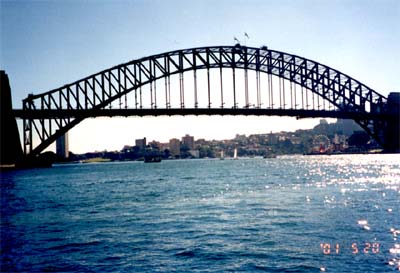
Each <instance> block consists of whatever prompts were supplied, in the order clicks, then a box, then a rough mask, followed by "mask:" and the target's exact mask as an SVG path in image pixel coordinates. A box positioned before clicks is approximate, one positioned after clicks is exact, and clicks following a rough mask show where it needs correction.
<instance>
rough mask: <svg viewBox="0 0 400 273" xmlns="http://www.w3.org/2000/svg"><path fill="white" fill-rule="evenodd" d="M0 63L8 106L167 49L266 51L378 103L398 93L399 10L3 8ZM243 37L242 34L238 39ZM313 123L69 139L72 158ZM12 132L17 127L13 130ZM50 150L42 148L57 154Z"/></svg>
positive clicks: (332, 5) (297, 4)
mask: <svg viewBox="0 0 400 273" xmlns="http://www.w3.org/2000/svg"><path fill="white" fill-rule="evenodd" d="M0 15H1V16H0V18H1V19H0V20H1V24H0V25H1V33H0V35H1V39H0V40H1V45H0V46H1V50H0V63H1V69H4V70H5V71H6V73H7V74H8V75H9V77H10V84H11V89H12V94H13V107H14V108H21V107H22V105H21V101H22V99H24V98H25V97H27V95H28V94H29V93H34V94H39V93H43V92H46V91H48V90H51V89H54V88H57V87H60V86H63V85H65V84H67V83H71V82H74V81H76V80H78V79H81V78H83V77H85V76H88V75H91V74H93V73H96V72H99V71H101V70H104V69H107V68H109V67H112V66H115V65H117V64H120V63H125V62H127V61H130V60H134V59H138V58H141V57H145V56H149V55H153V54H157V53H162V52H167V51H170V50H175V49H182V48H191V47H197V46H212V45H233V44H234V43H236V42H237V41H235V40H234V37H236V38H237V39H238V40H240V42H241V43H242V44H246V45H248V46H254V47H259V46H262V45H267V46H268V47H269V48H271V49H276V50H281V51H285V52H288V53H293V54H296V55H299V56H303V57H306V58H309V59H312V60H315V61H317V62H320V63H322V64H325V65H328V66H330V67H332V68H335V69H337V70H339V71H341V72H343V73H346V74H347V75H349V76H351V77H354V78H355V79H357V80H359V81H361V82H363V83H365V84H366V85H367V86H369V87H371V88H373V89H375V90H376V91H378V92H379V93H381V94H383V95H386V96H387V95H388V93H389V92H392V91H399V88H400V87H399V86H400V78H399V77H398V75H397V71H398V60H399V59H400V51H399V44H400V24H398V18H399V17H400V2H399V1H396V0H382V1H378V0H362V1H361V0H353V1H344V0H335V1H314V0H304V1H278V2H277V1H261V0H250V1H242V0H233V1H225V0H223V1H211V0H209V1H191V3H190V5H188V4H187V2H186V1H157V0H156V1H130V2H127V1H116V2H111V1H110V2H108V1H99V2H97V1H96V2H94V1H93V2H92V1H86V2H80V1H65V2H64V1H62V2H53V1H40V2H36V1H20V2H12V1H1V2H0ZM245 33H246V34H247V35H246V36H245ZM318 121H319V119H315V120H311V119H305V120H296V119H294V118H276V117H238V116H237V117H229V116H224V117H220V116H213V117H157V118H150V117H148V118H147V117H146V118H113V119H109V118H99V119H87V120H85V121H83V122H82V123H81V124H79V125H78V126H76V127H75V128H74V129H72V130H71V131H70V132H69V144H70V150H71V151H73V152H76V153H83V152H87V151H92V150H104V149H107V150H116V149H120V147H122V146H123V145H124V144H126V143H129V141H130V143H132V142H134V140H135V139H137V138H140V137H143V136H147V137H148V139H149V140H150V139H160V140H164V141H166V140H168V139H170V138H171V137H172V136H173V135H185V134H186V133H187V134H190V135H198V136H199V137H201V138H208V139H212V138H214V139H224V138H231V137H233V136H234V135H235V134H236V133H239V134H252V133H268V132H269V131H273V132H279V131H282V130H285V131H291V130H294V129H298V128H308V129H309V128H311V127H313V126H314V125H316V124H318ZM19 126H20V133H21V132H22V130H21V128H22V127H21V126H22V124H21V122H19ZM55 146H56V145H55V144H53V145H52V146H51V147H50V149H51V150H53V151H55Z"/></svg>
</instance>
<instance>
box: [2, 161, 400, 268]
mask: <svg viewBox="0 0 400 273" xmlns="http://www.w3.org/2000/svg"><path fill="white" fill-rule="evenodd" d="M1 185H2V186H1V270H0V271H1V272H226V271H228V272H325V271H326V272H398V271H400V156H399V155H337V156H284V157H278V158H273V159H262V158H250V159H244V158H239V160H228V159H226V160H212V159H209V160H175V161H163V162H161V163H154V164H144V163H143V162H110V163H99V164H71V165H67V164H66V165H58V166H54V167H53V168H50V169H33V170H22V171H13V172H5V173H2V174H1Z"/></svg>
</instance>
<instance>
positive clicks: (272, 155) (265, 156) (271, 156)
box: [263, 154, 276, 158]
mask: <svg viewBox="0 0 400 273" xmlns="http://www.w3.org/2000/svg"><path fill="white" fill-rule="evenodd" d="M263 158H276V154H266V155H264V156H263Z"/></svg>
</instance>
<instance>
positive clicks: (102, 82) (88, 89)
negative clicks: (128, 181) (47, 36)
mask: <svg viewBox="0 0 400 273" xmlns="http://www.w3.org/2000/svg"><path fill="white" fill-rule="evenodd" d="M13 114H14V116H15V117H17V118H21V119H23V151H24V153H25V154H26V155H32V156H36V155H38V154H39V153H40V152H42V151H43V150H44V149H45V148H46V147H48V146H49V145H50V144H51V143H53V142H54V141H55V140H56V139H58V138H59V137H61V136H63V135H64V134H65V133H67V132H68V131H69V130H70V129H72V128H73V127H74V126H75V125H77V124H78V123H80V122H81V121H83V120H84V119H86V118H90V117H98V116H147V115H152V116H157V115H277V116H294V117H332V118H349V119H353V120H355V121H356V122H357V123H358V124H359V125H360V126H361V127H362V128H363V129H364V130H365V131H366V132H367V133H368V134H369V135H370V136H371V137H373V138H374V139H375V140H376V141H377V142H378V143H379V144H380V145H381V146H382V147H383V148H384V149H385V150H386V151H388V152H398V151H399V146H400V145H399V93H391V94H390V95H389V97H387V98H386V97H385V96H383V95H381V94H380V93H378V92H377V91H375V90H373V89H371V88H369V87H368V86H367V85H365V84H363V83H361V82H359V81H358V80H356V79H354V78H352V77H350V76H348V75H346V74H344V73H341V72H340V71H338V70H335V69H333V68H331V67H329V66H327V65H324V64H321V63H318V62H316V61H313V60H309V59H306V58H303V57H300V56H297V55H293V54H289V53H285V52H281V51H276V50H271V49H269V48H267V47H261V48H253V47H246V46H242V45H240V44H237V45H235V46H211V47H201V48H191V49H183V50H176V51H171V52H166V53H161V54H156V55H152V56H148V57H144V58H141V59H137V60H133V61H129V62H127V63H124V64H120V65H117V66H114V67H112V68H109V69H106V70H103V71H101V72H98V73H96V74H93V75H90V76H88V77H85V78H83V79H80V80H77V81H75V82H73V83H70V84H66V85H64V86H61V87H58V88H55V89H53V90H50V91H48V92H45V93H42V94H35V95H33V94H30V95H28V97H27V98H26V99H24V100H23V109H14V110H13Z"/></svg>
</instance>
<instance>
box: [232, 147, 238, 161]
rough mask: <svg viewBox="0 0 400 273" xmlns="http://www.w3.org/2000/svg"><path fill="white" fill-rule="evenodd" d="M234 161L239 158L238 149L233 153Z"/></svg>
mask: <svg viewBox="0 0 400 273" xmlns="http://www.w3.org/2000/svg"><path fill="white" fill-rule="evenodd" d="M233 159H234V160H237V159H238V156H237V149H236V148H235V150H234V151H233Z"/></svg>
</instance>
